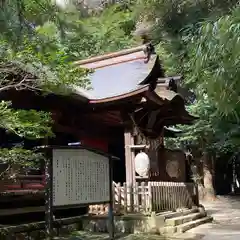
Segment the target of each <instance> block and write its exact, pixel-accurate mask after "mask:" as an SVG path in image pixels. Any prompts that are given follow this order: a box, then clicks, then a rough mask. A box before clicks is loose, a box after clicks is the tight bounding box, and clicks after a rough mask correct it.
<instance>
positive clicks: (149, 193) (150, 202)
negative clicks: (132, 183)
mask: <svg viewBox="0 0 240 240" xmlns="http://www.w3.org/2000/svg"><path fill="white" fill-rule="evenodd" d="M148 210H149V213H151V212H152V185H151V182H148Z"/></svg>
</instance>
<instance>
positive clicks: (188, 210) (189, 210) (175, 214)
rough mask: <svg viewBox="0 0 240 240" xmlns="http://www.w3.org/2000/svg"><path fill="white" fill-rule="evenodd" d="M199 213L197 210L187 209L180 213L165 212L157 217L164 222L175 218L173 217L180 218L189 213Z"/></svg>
mask: <svg viewBox="0 0 240 240" xmlns="http://www.w3.org/2000/svg"><path fill="white" fill-rule="evenodd" d="M197 212H199V209H198V208H193V209H187V210H184V211H182V212H171V211H169V212H165V213H159V214H157V216H161V217H163V218H164V219H165V220H167V219H170V218H175V217H180V216H186V215H188V214H191V213H197Z"/></svg>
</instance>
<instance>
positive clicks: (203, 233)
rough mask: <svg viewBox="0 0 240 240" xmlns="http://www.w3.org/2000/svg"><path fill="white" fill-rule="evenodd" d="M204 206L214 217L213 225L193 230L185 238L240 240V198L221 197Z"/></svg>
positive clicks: (204, 203)
mask: <svg viewBox="0 0 240 240" xmlns="http://www.w3.org/2000/svg"><path fill="white" fill-rule="evenodd" d="M202 204H203V205H204V206H205V208H206V210H207V212H208V214H209V215H211V216H213V218H214V221H213V223H209V224H204V225H201V226H199V227H196V228H194V229H191V230H189V231H188V232H187V233H186V234H185V237H188V236H189V237H190V235H192V236H194V235H195V239H201V240H228V239H229V240H240V196H226V197H221V196H220V197H218V200H216V201H213V202H211V203H209V202H208V203H207V202H203V203H202ZM182 237H184V235H183V236H182ZM183 239H184V238H183Z"/></svg>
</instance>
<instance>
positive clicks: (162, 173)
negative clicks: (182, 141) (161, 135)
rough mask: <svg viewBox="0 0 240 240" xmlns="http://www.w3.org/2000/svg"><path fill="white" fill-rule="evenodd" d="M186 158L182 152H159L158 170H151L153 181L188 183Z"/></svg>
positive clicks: (167, 150)
mask: <svg viewBox="0 0 240 240" xmlns="http://www.w3.org/2000/svg"><path fill="white" fill-rule="evenodd" d="M186 179H187V178H186V158H185V154H184V153H183V152H182V151H180V150H169V149H165V148H161V149H159V150H158V169H151V172H150V180H151V181H169V182H186Z"/></svg>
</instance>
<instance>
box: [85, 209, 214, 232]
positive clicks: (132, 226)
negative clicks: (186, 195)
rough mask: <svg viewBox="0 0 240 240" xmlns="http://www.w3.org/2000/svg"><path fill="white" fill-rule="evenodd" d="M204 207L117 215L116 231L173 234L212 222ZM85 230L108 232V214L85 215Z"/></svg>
mask: <svg viewBox="0 0 240 240" xmlns="http://www.w3.org/2000/svg"><path fill="white" fill-rule="evenodd" d="M212 220H213V218H212V217H210V216H207V214H206V212H205V210H204V208H202V207H201V208H193V209H185V210H182V211H177V212H170V211H168V212H163V213H158V214H154V213H153V214H152V215H151V216H146V215H142V214H128V215H124V216H115V232H116V233H127V234H132V233H154V234H160V235H172V234H175V233H183V232H185V231H187V230H189V229H191V228H194V227H196V226H198V225H201V224H204V223H207V222H211V221H212ZM82 227H83V230H84V231H91V232H107V231H108V220H107V216H92V217H89V218H87V217H85V218H84V219H83V222H82Z"/></svg>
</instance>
